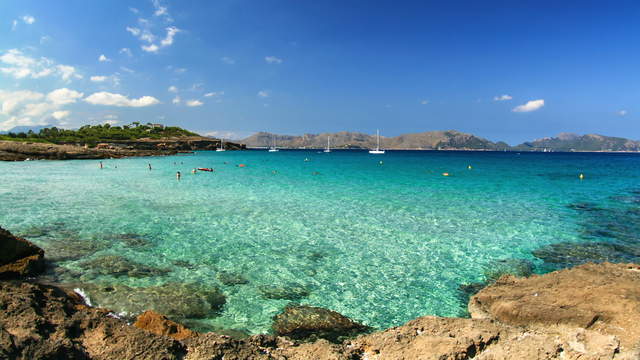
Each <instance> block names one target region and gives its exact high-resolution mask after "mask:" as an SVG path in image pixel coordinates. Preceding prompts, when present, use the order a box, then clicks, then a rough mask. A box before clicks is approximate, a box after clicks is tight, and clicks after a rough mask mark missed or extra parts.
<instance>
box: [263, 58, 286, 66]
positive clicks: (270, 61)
mask: <svg viewBox="0 0 640 360" xmlns="http://www.w3.org/2000/svg"><path fill="white" fill-rule="evenodd" d="M264 61H266V62H267V64H282V61H283V60H282V59H280V58H277V57H275V56H267V57H265V58H264Z"/></svg>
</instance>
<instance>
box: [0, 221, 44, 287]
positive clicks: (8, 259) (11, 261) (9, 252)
mask: <svg viewBox="0 0 640 360" xmlns="http://www.w3.org/2000/svg"><path fill="white" fill-rule="evenodd" d="M43 270H44V250H42V249H40V248H39V247H37V246H36V245H34V244H32V243H31V242H29V241H27V240H25V239H22V238H18V237H15V236H13V235H12V234H11V233H10V232H8V231H7V230H4V229H2V228H0V278H15V277H20V276H33V275H36V274H37V273H39V272H42V271H43Z"/></svg>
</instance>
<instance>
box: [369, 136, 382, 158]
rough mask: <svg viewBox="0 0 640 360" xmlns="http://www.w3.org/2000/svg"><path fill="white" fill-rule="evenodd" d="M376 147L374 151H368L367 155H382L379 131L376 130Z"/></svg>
mask: <svg viewBox="0 0 640 360" xmlns="http://www.w3.org/2000/svg"><path fill="white" fill-rule="evenodd" d="M376 138H377V139H378V140H377V145H376V149H375V150H369V154H384V150H380V130H376Z"/></svg>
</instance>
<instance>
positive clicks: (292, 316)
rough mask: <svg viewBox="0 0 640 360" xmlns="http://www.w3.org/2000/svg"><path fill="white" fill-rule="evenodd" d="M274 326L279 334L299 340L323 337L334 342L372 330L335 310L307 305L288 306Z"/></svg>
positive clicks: (278, 316)
mask: <svg viewBox="0 0 640 360" xmlns="http://www.w3.org/2000/svg"><path fill="white" fill-rule="evenodd" d="M272 328H273V332H274V333H275V334H276V335H279V336H286V337H289V338H292V339H298V340H317V339H319V338H322V339H327V340H329V341H332V342H340V340H344V339H345V338H348V337H353V336H355V335H357V334H361V333H364V332H367V331H370V330H371V328H370V327H368V326H366V325H362V324H359V323H357V322H355V321H353V320H351V319H349V318H348V317H346V316H343V315H342V314H339V313H337V312H335V311H331V310H327V309H323V308H319V307H315V306H306V305H290V306H287V307H286V308H285V309H284V311H283V312H282V313H280V314H278V315H276V316H275V317H274V318H273V325H272Z"/></svg>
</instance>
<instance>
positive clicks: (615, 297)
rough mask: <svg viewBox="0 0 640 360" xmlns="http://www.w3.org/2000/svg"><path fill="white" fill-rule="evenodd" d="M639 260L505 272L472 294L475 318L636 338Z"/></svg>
mask: <svg viewBox="0 0 640 360" xmlns="http://www.w3.org/2000/svg"><path fill="white" fill-rule="evenodd" d="M639 299H640V266H639V265H633V264H610V263H603V264H586V265H581V266H577V267H574V268H572V269H566V270H560V271H556V272H553V273H550V274H546V275H542V276H538V275H534V276H531V277H529V278H516V277H511V276H506V277H502V278H500V279H499V280H498V281H497V282H496V283H495V284H493V285H490V286H488V287H486V288H484V289H482V290H481V291H480V292H479V293H478V294H476V295H475V296H473V297H472V298H471V301H470V302H469V312H470V313H471V316H472V317H473V318H476V319H485V318H489V319H493V320H497V321H500V322H502V323H505V324H512V325H521V326H532V325H537V326H549V327H551V326H559V325H565V326H574V327H579V328H584V329H589V330H595V331H598V332H600V333H603V334H609V335H616V336H618V337H619V338H620V340H621V341H622V343H623V345H627V346H630V345H632V344H636V343H637V342H638V341H639V340H640V323H638V322H637V321H636V320H635V319H637V318H638V316H640V306H638V301H639Z"/></svg>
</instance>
